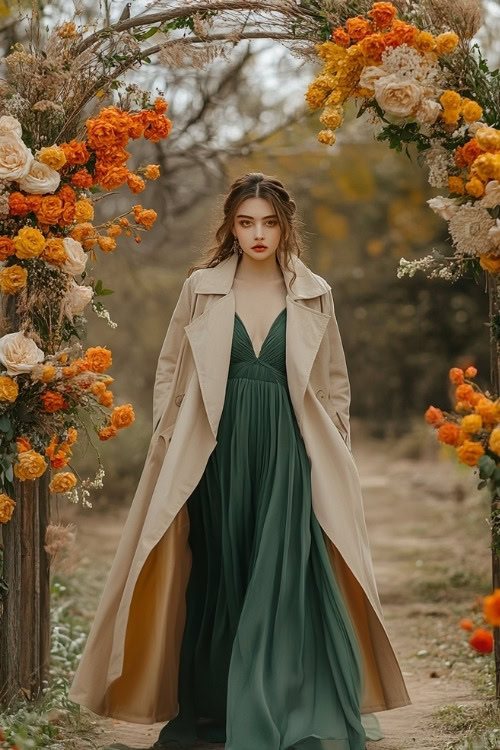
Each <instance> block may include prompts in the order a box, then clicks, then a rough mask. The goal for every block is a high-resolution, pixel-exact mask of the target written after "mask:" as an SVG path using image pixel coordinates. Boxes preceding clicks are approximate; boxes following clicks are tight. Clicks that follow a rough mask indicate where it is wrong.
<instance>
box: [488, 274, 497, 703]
mask: <svg viewBox="0 0 500 750" xmlns="http://www.w3.org/2000/svg"><path fill="white" fill-rule="evenodd" d="M487 280H488V281H487V284H488V302H489V321H490V383H491V393H492V395H495V396H498V394H499V383H500V374H499V364H500V363H499V359H498V341H497V339H496V337H495V334H494V330H493V325H492V323H493V318H494V316H495V315H496V314H498V312H499V306H498V285H497V280H496V276H494V275H493V274H490V273H488V274H487ZM499 503H500V500H499V499H498V497H494V498H493V499H492V507H491V513H492V517H493V516H494V515H495V514H496V513H498V507H499ZM492 528H493V525H492ZM493 533H495V530H494V528H493ZM491 574H492V576H491V577H492V584H493V589H495V588H500V557H499V555H498V554H497V553H496V552H495V549H494V545H492V550H491ZM493 636H494V642H495V647H494V656H495V678H496V679H495V687H496V689H495V695H496V698H497V700H500V627H494V628H493Z"/></svg>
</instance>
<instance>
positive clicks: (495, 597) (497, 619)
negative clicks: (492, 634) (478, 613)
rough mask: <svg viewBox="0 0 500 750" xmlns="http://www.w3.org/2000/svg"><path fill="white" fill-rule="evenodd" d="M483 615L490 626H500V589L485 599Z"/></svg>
mask: <svg viewBox="0 0 500 750" xmlns="http://www.w3.org/2000/svg"><path fill="white" fill-rule="evenodd" d="M483 613H484V616H485V618H486V619H487V620H488V622H489V623H490V625H494V626H495V627H496V626H498V625H500V589H495V590H494V591H493V593H492V594H491V595H490V596H485V597H484V603H483Z"/></svg>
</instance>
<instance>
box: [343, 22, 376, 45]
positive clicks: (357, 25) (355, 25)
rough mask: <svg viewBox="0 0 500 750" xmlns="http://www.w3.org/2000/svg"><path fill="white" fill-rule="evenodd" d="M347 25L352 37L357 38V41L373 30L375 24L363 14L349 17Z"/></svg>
mask: <svg viewBox="0 0 500 750" xmlns="http://www.w3.org/2000/svg"><path fill="white" fill-rule="evenodd" d="M345 25H346V29H347V33H348V34H349V36H350V37H351V39H355V40H356V41H357V42H359V40H360V39H364V38H365V36H366V35H367V34H371V32H372V31H373V26H372V25H371V23H370V22H369V21H367V20H366V18H363V16H355V17H354V18H348V19H347V21H346V24H345Z"/></svg>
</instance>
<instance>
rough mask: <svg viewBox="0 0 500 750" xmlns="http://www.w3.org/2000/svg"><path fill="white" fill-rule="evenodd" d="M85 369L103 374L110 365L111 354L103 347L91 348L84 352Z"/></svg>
mask: <svg viewBox="0 0 500 750" xmlns="http://www.w3.org/2000/svg"><path fill="white" fill-rule="evenodd" d="M85 361H86V364H87V368H88V369H89V370H92V372H105V371H106V370H107V369H108V367H110V366H111V365H112V362H113V361H112V358H111V352H110V350H109V349H106V348H105V347H103V346H91V347H90V348H89V349H87V351H86V352H85Z"/></svg>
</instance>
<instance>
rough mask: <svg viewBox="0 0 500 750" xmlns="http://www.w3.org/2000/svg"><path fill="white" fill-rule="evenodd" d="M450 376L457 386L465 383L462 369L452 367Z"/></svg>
mask: <svg viewBox="0 0 500 750" xmlns="http://www.w3.org/2000/svg"><path fill="white" fill-rule="evenodd" d="M449 376H450V380H451V382H452V383H454V384H455V385H461V384H462V383H463V382H464V371H463V370H462V369H461V368H460V367H452V368H451V369H450V371H449Z"/></svg>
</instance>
